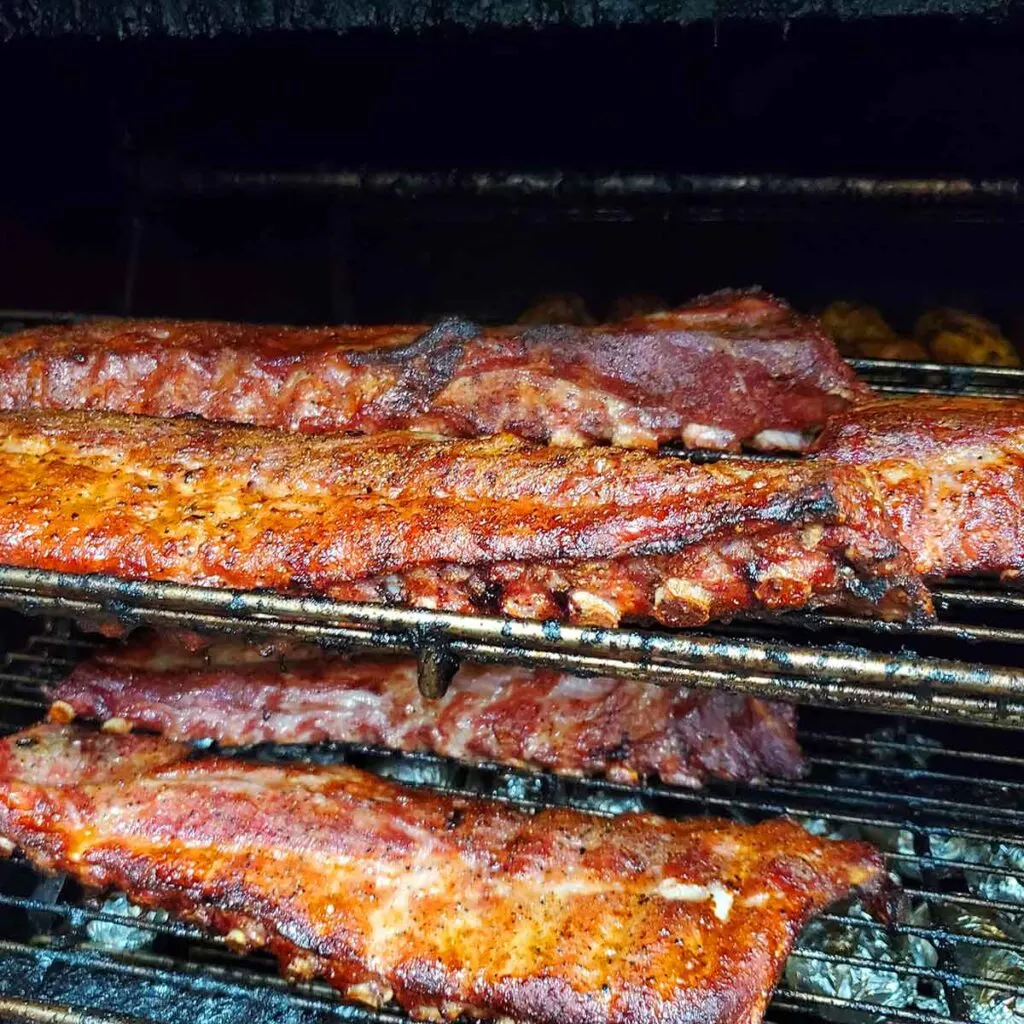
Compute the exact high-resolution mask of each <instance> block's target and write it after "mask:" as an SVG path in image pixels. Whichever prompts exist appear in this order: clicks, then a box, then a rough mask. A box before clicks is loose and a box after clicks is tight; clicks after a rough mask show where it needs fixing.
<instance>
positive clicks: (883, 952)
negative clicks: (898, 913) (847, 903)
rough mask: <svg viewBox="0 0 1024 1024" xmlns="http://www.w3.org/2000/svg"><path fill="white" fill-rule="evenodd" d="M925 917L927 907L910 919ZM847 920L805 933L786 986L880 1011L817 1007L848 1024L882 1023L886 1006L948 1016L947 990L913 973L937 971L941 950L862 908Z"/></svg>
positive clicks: (817, 925)
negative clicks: (893, 929)
mask: <svg viewBox="0 0 1024 1024" xmlns="http://www.w3.org/2000/svg"><path fill="white" fill-rule="evenodd" d="M926 915H927V910H926V908H924V909H923V910H922V911H918V912H917V914H916V915H914V914H912V915H910V917H911V921H912V922H913V923H926ZM846 916H848V917H849V918H851V919H852V920H851V922H850V923H847V922H838V921H820V920H819V921H812V922H811V923H810V924H809V925H808V926H807V928H805V929H804V932H803V934H802V935H801V937H800V941H799V943H798V944H797V948H796V950H795V951H794V952H793V955H792V956H791V957H790V958H789V961H788V962H787V964H786V973H785V977H786V983H787V985H788V986H789V987H790V988H791V989H793V990H795V991H797V992H810V993H812V994H814V995H817V996H824V997H827V998H832V999H839V1000H844V1001H853V1002H863V1003H873V1004H876V1005H877V1006H878V1007H879V1013H877V1014H873V1013H863V1012H860V1011H858V1010H851V1009H849V1008H848V1007H843V1006H830V1005H827V1004H825V1005H822V1006H816V1007H815V1010H816V1012H818V1013H820V1014H821V1016H823V1017H827V1018H828V1019H830V1020H835V1021H841V1022H844V1024H846V1022H867V1021H882V1020H884V1019H885V1013H884V1012H882V1008H891V1009H898V1010H906V1009H914V1010H925V1011H929V1012H932V1013H942V1014H945V1013H948V1007H947V1005H946V1000H945V997H944V994H943V992H942V990H941V989H939V988H936V987H935V986H934V985H930V984H929V983H928V980H927V979H924V978H922V976H920V975H918V974H917V973H916V972H915V971H914V968H915V967H917V968H921V967H923V968H933V967H935V965H936V964H937V963H938V952H937V951H936V949H935V947H934V946H933V945H932V944H931V943H929V942H928V941H926V940H925V939H923V938H920V937H918V936H914V935H898V934H895V933H894V932H891V931H889V930H888V929H886V928H885V927H883V926H880V925H879V924H878V923H877V922H875V921H873V920H872V919H871V918H870V917H869V916H868V914H867V913H866V912H865V911H864V910H863V908H861V907H859V906H854V907H852V908H851V909H850V912H849V914H848V915H846ZM854 921H856V922H861V923H859V924H855V923H853V922H854ZM816 953H817V954H825V955H827V956H828V957H829V959H827V960H825V959H822V958H820V957H818V956H815V955H814V954H816ZM851 959H852V960H855V961H856V960H870V961H873V965H872V966H866V965H862V964H858V963H849V962H846V961H848V960H851Z"/></svg>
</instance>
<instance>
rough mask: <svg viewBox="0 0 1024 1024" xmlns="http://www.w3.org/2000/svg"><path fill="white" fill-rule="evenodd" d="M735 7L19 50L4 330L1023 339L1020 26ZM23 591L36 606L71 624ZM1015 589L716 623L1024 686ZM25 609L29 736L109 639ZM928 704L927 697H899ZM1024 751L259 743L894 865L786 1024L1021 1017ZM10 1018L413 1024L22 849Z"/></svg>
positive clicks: (5, 718)
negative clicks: (674, 18) (888, 888)
mask: <svg viewBox="0 0 1024 1024" xmlns="http://www.w3.org/2000/svg"><path fill="white" fill-rule="evenodd" d="M734 6H735V8H736V12H735V13H736V15H737V16H736V17H734V18H727V19H724V20H719V21H715V22H713V23H709V22H705V23H700V24H695V25H692V26H690V27H687V28H684V27H681V26H680V25H676V24H664V25H662V24H653V25H647V26H642V25H640V26H637V25H631V26H628V27H620V28H614V27H603V28H586V29H572V28H562V29H557V30H547V31H543V32H540V31H532V30H527V29H521V30H507V31H480V32H475V33H469V32H465V31H461V30H451V31H433V30H432V31H423V32H418V33H407V32H397V31H396V32H390V31H386V30H384V31H380V30H378V31H361V32H352V33H349V34H347V35H327V34H316V33H266V34H262V35H254V36H246V37H243V36H220V37H217V38H201V37H199V38H181V39H169V38H134V37H133V38H128V39H113V38H101V39H93V38H82V37H73V36H69V37H66V38H47V39H34V38H30V37H25V38H20V39H16V40H14V41H9V42H6V43H4V44H3V46H2V50H0V56H2V58H3V59H2V60H0V88H2V92H3V95H5V96H8V97H17V101H16V102H12V103H10V104H9V109H8V110H6V111H5V115H6V116H5V129H6V130H5V142H6V152H7V159H5V160H4V161H2V162H0V234H2V235H3V237H4V239H5V241H4V244H3V245H0V309H4V310H8V311H15V312H11V313H10V314H5V315H4V318H3V325H2V326H3V328H4V329H12V328H14V327H16V326H17V325H18V324H21V323H28V322H35V321H37V320H39V319H51V318H53V317H54V316H55V315H59V314H67V315H72V313H71V311H74V312H75V313H80V314H109V313H114V314H134V315H171V316H208V317H209V316H213V317H226V318H234V319H248V320H265V321H285V322H298V323H302V322H310V323H317V322H332V321H333V322H337V321H344V320H360V321H367V322H373V321H378V322H395V321H419V320H429V319H431V318H433V317H436V316H438V315H441V314H449V313H461V314H463V315H467V316H471V317H475V318H478V319H480V320H484V321H487V320H490V321H508V320H511V319H513V318H514V317H515V316H516V315H517V314H518V313H519V312H520V310H521V309H522V308H523V307H524V306H526V305H527V304H528V303H529V302H530V301H532V300H533V299H534V298H535V297H536V296H537V295H538V294H539V293H543V292H558V291H573V292H577V293H579V294H581V295H582V296H583V297H584V299H585V300H586V302H587V303H588V305H589V306H590V307H591V309H592V310H593V311H594V313H595V314H597V315H599V316H600V315H602V314H603V313H604V312H605V311H606V310H607V308H608V305H609V304H610V302H611V301H612V299H613V298H614V297H615V296H616V295H619V294H622V293H626V292H635V291H645V292H654V293H657V294H659V295H661V296H663V297H664V298H665V299H666V300H668V301H678V300H682V299H685V298H686V297H688V296H690V295H693V294H696V293H698V292H701V291H706V290H710V289H713V288H717V287H722V286H729V285H731V286H740V285H748V284H755V283H756V284H761V285H763V286H765V287H767V288H769V289H770V290H772V291H775V292H777V293H778V294H780V295H782V296H784V297H786V298H788V299H790V300H791V301H793V302H794V303H795V304H796V305H798V306H800V307H802V308H807V309H819V308H821V307H823V306H824V305H826V304H827V303H828V302H829V301H831V300H832V299H835V298H850V299H857V300H863V301H867V302H872V303H877V304H879V305H880V306H882V308H883V310H884V311H885V313H886V315H887V316H889V317H890V318H891V319H892V321H893V323H894V325H895V326H896V327H897V328H899V329H901V330H907V329H909V327H910V326H911V325H912V323H913V320H914V317H915V316H916V315H917V314H918V313H920V312H921V311H922V310H924V309H925V308H928V307H930V306H934V305H939V304H946V305H956V306H961V307H963V308H965V309H968V310H971V311H974V312H979V313H982V314H984V315H987V316H989V317H991V318H993V319H995V320H996V321H997V322H999V323H1000V324H1001V325H1002V326H1003V327H1004V329H1005V330H1006V331H1007V333H1008V334H1009V336H1010V337H1011V339H1013V340H1015V341H1017V342H1018V345H1020V343H1021V340H1022V339H1024V303H1022V302H1021V299H1020V289H1019V284H1020V260H1019V257H1018V256H1017V253H1018V252H1019V238H1020V231H1021V219H1022V213H1024V187H1022V186H1021V184H1020V182H1019V180H1018V179H1017V178H1016V177H1015V175H1016V174H1017V173H1018V172H1019V168H1020V166H1021V164H1022V160H1024V135H1022V134H1021V132H1020V130H1019V113H1018V112H1019V110H1020V109H1021V106H1022V101H1024V70H1022V65H1021V62H1020V60H1019V53H1020V47H1021V43H1022V42H1024V26H1022V24H1021V23H1020V21H1019V20H1015V19H1013V18H1011V17H998V16H994V17H992V18H989V19H984V20H982V19H965V20H961V19H957V18H912V17H908V18H886V19H878V20H864V21H859V20H858V21H853V22H847V23H844V22H840V21H838V20H834V19H820V20H815V19H806V18H800V17H794V18H786V19H780V20H771V19H765V18H761V19H759V20H758V21H757V22H756V23H755V22H748V21H746V20H744V18H743V17H742V14H743V4H736V5H734ZM955 7H956V5H955V4H953V5H950V8H951V9H955ZM1007 10H1009V8H1008V9H1007ZM191 34H192V33H190V32H189V31H187V26H186V31H184V32H183V35H185V36H189V35H191ZM129 35H131V33H129ZM200 36H201V33H200ZM857 368H858V370H859V371H860V372H861V373H863V374H864V375H865V376H866V377H868V378H869V379H870V380H871V381H872V382H873V383H875V384H876V385H879V386H881V387H882V388H884V389H888V390H892V391H915V390H935V389H937V390H942V391H959V392H966V393H992V392H997V393H1005V392H1006V391H1007V390H1019V389H1020V387H1021V384H1020V378H1019V376H1016V375H1014V373H1013V372H1012V371H996V370H974V371H964V370H960V369H956V368H953V369H950V368H942V367H930V368H929V367H910V366H899V365H887V364H878V363H874V364H872V363H869V362H863V363H859V364H857ZM28 596H29V597H31V595H28ZM25 597H26V595H25V594H24V593H21V594H16V595H15V598H17V600H15V601H14V602H13V603H15V604H17V603H18V602H19V601H20V602H21V603H22V604H23V605H25V604H31V605H32V607H33V609H34V610H35V611H36V612H38V611H40V610H41V608H42V606H43V604H45V602H43V601H41V600H40V599H38V597H37V599H36V600H35V602H34V604H33V603H32V602H31V601H28V600H25ZM1022 601H1024V597H1022V596H1021V595H1019V594H1015V593H1013V592H1010V591H1007V590H1005V589H998V588H995V589H993V588H989V587H984V586H979V585H977V584H972V585H971V586H969V587H966V588H965V587H962V586H956V585H951V586H950V587H948V588H945V589H944V591H943V593H942V594H941V595H940V599H939V610H940V612H941V621H940V623H939V624H938V625H937V626H934V627H929V628H928V629H927V630H923V631H918V632H916V633H913V634H909V635H908V634H907V633H905V632H904V631H900V630H896V631H893V630H891V629H887V628H882V627H877V628H868V627H865V626H864V625H863V624H860V623H857V622H852V621H849V620H837V619H834V618H833V619H819V620H816V621H804V622H802V623H794V624H791V625H790V626H785V627H783V626H778V625H770V626H764V625H763V624H762V625H758V624H751V623H742V624H734V625H732V626H730V627H723V628H722V629H721V630H719V631H718V632H717V634H712V635H717V636H720V637H721V636H724V637H727V638H730V639H735V638H739V639H740V640H741V641H742V640H744V639H747V640H751V641H757V640H764V639H768V640H778V639H783V640H788V641H790V642H792V643H795V644H803V645H819V646H824V645H826V644H836V643H844V644H853V645H856V648H857V650H858V651H863V652H865V653H870V652H876V653H877V652H888V653H890V654H892V655H894V656H898V657H900V658H904V659H905V660H906V661H907V662H908V663H910V662H913V661H914V659H915V658H916V657H917V656H918V655H919V654H925V655H930V656H934V657H942V658H954V659H957V660H959V661H960V662H962V663H968V664H969V665H973V666H975V667H984V666H986V665H991V666H1008V667H1011V668H1019V667H1020V665H1021V658H1020V651H1021V646H1020V645H1021V642H1022V639H1024V630H1022V629H1021V618H1020V612H1021V602H1022ZM58 604H59V603H58ZM58 610H59V609H58ZM2 614H3V615H8V616H9V617H7V618H4V619H3V620H2V621H0V626H2V629H3V645H4V646H3V651H2V655H0V723H2V727H3V729H4V730H13V729H16V728H18V727H21V726H23V725H25V724H28V723H29V722H32V721H35V720H37V719H38V718H39V717H40V716H41V714H42V713H43V710H44V702H43V700H42V697H41V692H40V685H41V684H42V683H44V682H46V681H48V680H53V679H56V678H59V677H60V676H61V675H63V674H64V673H66V672H67V671H69V670H70V668H71V666H72V665H73V664H74V662H75V661H76V660H77V659H78V658H80V657H82V656H83V655H86V654H87V653H88V651H89V650H90V649H91V646H92V645H93V644H94V643H95V642H96V641H95V640H93V639H91V638H89V637H88V636H85V635H83V634H81V633H78V632H76V631H75V629H74V628H73V627H71V626H70V625H69V624H68V622H67V621H65V620H63V619H61V618H55V617H49V618H34V619H24V618H21V617H20V616H17V615H14V614H9V613H2ZM224 625H230V623H225V624H224ZM398 639H399V640H401V637H399V638H398ZM843 650H845V648H843ZM464 653H470V654H471V653H472V650H471V649H470V648H467V649H466V651H465V652H464ZM492 653H493V652H492ZM506 653H509V652H507V651H506V652H502V651H500V650H499V651H498V652H497V655H498V656H504V654H506ZM568 653H569V652H568V651H567V650H566V649H565V648H564V647H563V648H561V653H560V649H559V648H558V646H557V645H555V646H554V654H553V657H555V658H556V659H557V658H559V657H562V658H566V657H567V654H568ZM566 663H567V664H568V663H569V662H566ZM819 682H821V683H822V688H821V692H823V693H824V692H825V690H826V684H828V686H829V687H831V688H830V689H828V693H829V694H833V695H834V694H835V693H836V692H839V691H837V690H836V689H835V688H834V687H833V686H832V684H831V683H830V682H829V680H827V679H826V680H819ZM805 696H809V697H813V693H808V694H805ZM932 696H933V695H932V694H931V692H930V691H929V689H928V688H927V687H925V686H922V687H919V688H918V689H916V690H912V691H910V697H909V698H908V701H907V703H906V704H905V705H904V707H911V708H914V707H917V708H918V709H919V710H922V711H923V710H928V707H929V704H930V702H931V701H932ZM876 699H877V695H876ZM980 699H981V700H982V703H983V704H984V703H985V702H986V701H988V710H987V711H986V712H985V713H986V716H987V718H988V719H989V720H995V721H1001V722H1002V723H1003V724H1019V723H1017V722H1016V720H1015V719H1014V718H1013V715H1012V714H1010V710H1009V707H1008V705H1009V700H1010V698H1009V697H1008V695H1007V693H1005V692H1004V693H1001V694H998V695H993V696H991V698H989V697H985V696H984V695H982V697H981V698H980ZM832 703H841V702H836V701H833V702H832ZM847 703H849V702H847ZM860 703H861V704H862V705H863V704H864V703H865V701H864V700H861V701H860ZM1018 735H1019V734H1018V733H1015V732H1012V731H1009V730H993V729H989V728H981V727H975V726H970V725H966V724H963V722H962V721H956V722H952V721H947V722H944V721H941V720H929V719H927V718H923V717H913V718H908V717H897V716H893V715H879V714H874V713H870V712H864V711H853V710H842V711H840V710H838V709H837V708H835V707H832V708H831V709H825V708H814V707H805V708H802V709H801V740H802V743H803V745H804V747H805V749H806V750H807V752H808V754H809V757H810V762H811V772H810V774H809V776H808V777H807V778H806V779H803V780H801V781H799V782H771V783H769V784H767V785H765V786H761V787H750V786H726V785H720V784H719V785H712V786H710V787H708V788H707V789H706V790H703V791H699V792H689V791H680V790H676V789H670V788H667V787H662V786H648V787H645V788H643V789H625V788H623V787H621V786H616V785H614V784H611V783H607V782H600V781H587V782H584V781H566V780H559V779H556V778H554V777H552V776H548V775H537V776H527V775H523V774H521V773H517V772H513V771H509V770H505V769H501V768H497V767H485V768H470V767H467V766H465V765H460V764H456V763H452V762H449V761H446V760H443V759H438V758H432V757H425V756H424V757H409V756H399V755H393V754H387V753H385V752H380V751H367V750H359V749H353V748H345V747H332V748H318V749H317V750H315V751H310V750H302V751H299V750H276V751H260V752H259V756H267V757H270V756H282V757H297V756H302V757H313V758H328V759H337V758H342V759H346V760H351V761H352V762H354V763H357V764H359V765H362V766H365V767H368V768H370V769H372V770H375V771H380V772H383V773H386V774H389V775H392V776H395V777H397V778H401V779H405V780H407V781H410V782H415V783H424V784H429V785H434V786H440V787H443V788H446V789H449V790H451V791H456V792H464V793H471V794H482V795H489V796H493V797H496V798H499V799H505V800H512V801H516V802H519V803H523V804H525V805H528V806H536V805H539V804H552V803H566V804H572V805H574V806H580V807H584V808H587V809H591V810H594V811H598V812H603V813H608V812H611V811H614V810H619V809H623V808H645V809H650V810H653V811H655V812H657V813H659V814H666V815H693V814H719V815H726V816H733V817H737V818H740V819H742V820H756V819H758V818H760V817H764V816H767V815H772V814H780V813H790V814H793V815H796V816H798V817H800V818H801V819H803V820H805V821H808V822H809V823H811V824H812V827H814V828H817V829H822V830H826V831H829V832H833V833H835V834H842V835H847V836H854V835H856V836H863V837H865V838H867V839H869V840H872V841H874V842H876V843H877V844H879V845H880V846H882V847H883V848H884V849H886V850H887V851H888V856H889V866H890V869H891V870H892V871H893V872H894V873H895V874H897V875H898V876H899V877H900V878H901V880H902V882H903V885H904V889H905V892H906V893H907V897H908V899H907V909H906V912H905V914H904V915H903V917H902V918H901V920H900V922H899V923H897V924H895V925H893V926H889V927H887V926H883V925H881V924H878V923H876V922H873V921H871V920H870V919H868V918H866V917H865V916H863V915H862V914H861V913H860V912H859V911H858V910H857V909H856V908H849V907H845V908H838V909H836V910H834V911H833V912H831V913H829V914H826V915H824V916H823V917H822V918H820V919H819V923H816V924H813V925H812V926H811V927H810V928H809V929H808V930H807V931H806V932H805V935H804V938H803V939H802V941H801V944H800V948H799V950H798V951H797V952H796V953H795V954H794V955H793V957H792V958H791V960H790V963H789V965H788V967H787V970H786V976H785V978H784V980H783V982H782V984H781V985H780V988H779V990H778V992H777V994H776V997H775V999H774V1001H773V1003H772V1006H771V1009H770V1011H769V1019H770V1020H773V1021H776V1022H783V1021H799V1020H811V1019H828V1020H835V1021H841V1022H843V1024H849V1022H855V1024H861V1022H864V1024H867V1022H868V1021H878V1020H882V1019H885V1020H891V1021H896V1022H906V1024H942V1022H945V1021H949V1020H957V1021H976V1022H980V1024H988V1022H993V1024H997V1022H998V1024H1003V1022H1009V1021H1011V1020H1019V1019H1021V1018H1022V1017H1024V811H1022V810H1021V800H1020V797H1021V790H1022V787H1024V758H1022V757H1021V756H1020V755H1019V743H1018V742H1017V737H1018ZM0 1018H4V1019H7V1018H11V1019H18V1020H26V1021H28V1020H31V1021H48V1022H49V1021H54V1022H57V1021H59V1022H69V1024H70V1022H79V1021H97V1022H99V1021H108V1022H114V1021H118V1022H120V1021H125V1020H139V1019H144V1020H156V1021H163V1022H168V1024H179V1022H181V1024H191V1022H193V1021H196V1020H201V1021H218V1022H220V1021H223V1022H225V1024H234V1022H236V1021H237V1022H239V1024H242V1022H246V1024H248V1022H253V1021H264V1020H266V1021H271V1020H273V1021H288V1022H291V1021H295V1022H306V1021H333V1020H349V1021H369V1020H381V1021H397V1020H402V1019H404V1018H403V1017H402V1015H401V1014H399V1013H398V1012H392V1011H388V1010H384V1011H377V1012H371V1011H368V1010H365V1009H361V1008H357V1007H352V1006H347V1005H345V1004H342V1003H341V1002H340V1001H339V1000H338V999H337V997H336V996H335V995H334V994H333V993H332V992H330V990H328V989H327V988H326V987H324V986H322V985H316V984H313V985H304V986H299V987H294V986H290V985H288V984H286V983H285V982H284V981H282V980H281V979H280V978H279V977H278V975H277V973H276V970H275V968H274V966H273V965H272V964H271V963H270V961H269V960H267V959H266V958H263V957H260V956H250V957H245V958H241V957H238V956H236V955H234V954H232V953H230V952H229V951H228V950H227V949H226V947H225V946H224V945H223V943H222V942H221V941H219V940H217V939H215V938H209V937H205V936H202V935H200V934H198V933H197V932H196V931H195V930H194V929H192V928H189V927H186V926H183V925H181V924H179V923H176V922H174V921H173V920H169V919H166V918H164V917H162V916H161V915H153V914H142V915H140V914H139V913H138V911H137V910H135V909H132V908H130V907H128V906H127V905H126V904H125V902H124V901H123V899H118V898H116V897H115V898H114V899H113V900H109V901H105V900H98V899H96V898H94V897H90V896H87V895H86V894H83V893H82V892H81V891H79V890H78V888H77V887H76V886H75V885H74V884H73V883H71V882H69V881H67V880H63V879H50V880H44V879H42V878H40V877H39V876H37V875H36V874H34V873H33V872H32V871H31V870H29V869H28V868H27V867H26V866H25V865H24V863H23V862H20V861H18V860H17V859H15V860H13V861H9V862H5V863H3V864H0Z"/></svg>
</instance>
